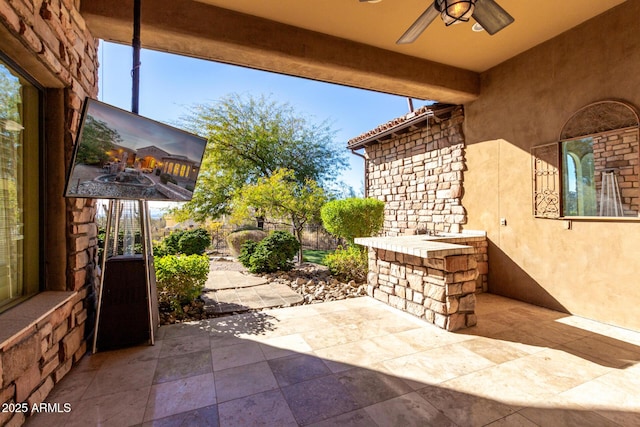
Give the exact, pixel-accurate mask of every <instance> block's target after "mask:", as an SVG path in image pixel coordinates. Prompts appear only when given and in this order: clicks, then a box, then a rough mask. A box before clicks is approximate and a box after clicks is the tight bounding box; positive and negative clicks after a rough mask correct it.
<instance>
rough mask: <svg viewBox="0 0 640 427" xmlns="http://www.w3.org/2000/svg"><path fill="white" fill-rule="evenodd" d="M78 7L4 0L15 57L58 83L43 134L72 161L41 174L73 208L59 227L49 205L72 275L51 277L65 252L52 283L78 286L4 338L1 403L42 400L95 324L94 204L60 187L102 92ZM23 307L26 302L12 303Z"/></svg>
mask: <svg viewBox="0 0 640 427" xmlns="http://www.w3.org/2000/svg"><path fill="white" fill-rule="evenodd" d="M78 7H79V1H77V0H44V1H43V0H0V25H2V26H4V28H5V29H6V31H5V34H6V33H7V32H8V33H9V34H11V36H12V37H13V38H14V39H15V40H5V42H7V43H9V44H10V45H11V46H13V48H12V50H13V52H10V53H13V54H14V55H16V56H18V57H16V58H13V59H14V60H15V61H16V62H17V63H18V64H20V65H21V66H22V67H23V68H25V70H26V72H27V73H31V74H32V75H33V76H34V77H35V78H36V80H38V81H41V82H42V84H43V86H45V88H46V89H47V88H51V90H49V89H47V100H48V102H47V103H46V104H45V118H44V120H45V123H48V125H47V128H45V135H46V136H45V138H43V139H44V140H45V144H47V145H48V147H47V146H45V150H47V151H48V152H47V162H50V160H49V158H50V153H49V151H50V152H51V153H52V154H54V155H55V154H56V153H59V152H63V153H64V163H65V165H64V166H63V165H61V164H58V165H57V167H56V168H49V169H48V170H47V172H46V176H45V177H43V178H41V179H45V180H46V182H47V187H48V188H49V189H51V188H53V189H55V193H56V194H51V195H50V196H51V197H50V198H51V199H54V198H59V199H58V202H53V204H55V203H58V204H59V206H60V209H59V210H60V211H62V210H63V209H65V210H66V212H65V213H64V214H65V215H66V219H64V220H62V222H64V225H63V224H60V221H59V222H58V223H57V225H56V226H54V225H53V224H51V223H49V221H52V220H51V218H52V217H54V216H56V215H57V216H58V218H62V217H61V215H62V212H50V211H47V212H46V217H47V218H49V219H47V220H46V223H45V227H54V228H55V227H58V228H60V229H61V228H62V227H64V228H65V230H64V231H63V230H59V235H60V236H65V237H64V239H66V242H64V243H61V242H59V243H58V244H59V245H61V247H62V248H63V249H66V250H63V251H64V252H65V253H66V255H65V256H66V268H65V269H64V271H62V270H61V274H60V276H64V277H65V278H62V277H57V278H56V279H55V280H54V279H52V278H51V277H49V274H48V273H49V271H50V269H55V268H57V267H56V266H55V265H52V264H56V262H52V261H51V260H48V259H47V257H48V256H57V257H59V258H58V259H60V260H62V259H64V258H63V257H62V256H61V255H60V254H45V265H46V267H45V269H46V273H47V283H46V289H47V290H56V291H61V290H66V291H72V292H75V294H72V297H71V299H70V300H68V301H67V302H66V303H64V304H62V305H61V306H59V307H58V308H56V309H55V310H54V311H52V312H50V313H49V314H48V315H46V316H45V317H43V318H41V320H40V321H38V322H37V323H35V322H34V324H32V325H31V326H29V327H28V328H27V329H25V330H23V331H21V332H20V333H18V334H16V335H15V336H13V337H12V338H10V339H9V340H6V341H5V342H4V343H0V344H2V348H0V404H2V403H5V402H18V403H21V402H30V403H31V402H43V401H44V400H45V398H46V396H47V395H48V393H49V392H50V391H51V389H52V387H53V385H54V384H55V383H57V382H58V381H60V379H61V378H62V377H64V375H65V374H66V373H67V372H68V371H69V369H70V368H71V366H72V364H73V363H75V362H77V361H78V359H80V357H82V355H83V354H84V353H85V351H86V341H85V339H86V335H87V332H88V331H86V329H90V328H85V325H86V323H87V322H86V319H87V318H88V314H87V313H88V310H89V313H90V312H91V310H92V305H93V303H92V299H91V296H92V289H93V285H94V284H95V283H96V276H97V274H98V271H97V268H96V253H97V227H96V224H95V222H94V219H95V204H94V202H93V201H91V200H84V199H67V200H66V201H64V200H61V199H60V198H61V193H62V192H61V191H60V194H58V191H57V190H58V189H60V188H61V187H62V186H63V185H64V183H63V182H60V181H61V180H64V176H65V171H64V170H58V169H64V168H65V167H66V165H68V164H69V162H70V160H71V153H72V146H73V142H74V139H75V135H76V131H77V128H78V124H79V118H80V113H81V108H82V102H83V100H84V98H85V97H86V96H91V97H95V96H96V95H97V68H98V62H97V41H96V40H95V39H94V38H93V36H92V35H91V33H90V32H89V30H88V28H87V27H86V25H85V22H84V19H83V18H82V16H81V15H80V12H79V10H78ZM14 41H17V43H14ZM11 43H13V44H11ZM0 45H1V44H0ZM16 52H18V53H16ZM36 74H37V75H36ZM49 96H52V99H49ZM56 96H58V99H59V100H60V102H59V104H58V105H57V106H56V107H55V108H54V107H51V105H53V104H55V102H49V101H53V98H55V97H56ZM58 106H59V107H61V108H58ZM62 106H63V108H62ZM62 110H63V111H62ZM60 122H63V125H62V124H61V123H60ZM49 125H50V126H49ZM56 127H57V128H58V129H59V132H58V133H57V134H55V135H53V134H51V132H53V131H52V130H51V129H53V128H56ZM60 156H61V157H60V162H59V163H62V162H63V160H62V153H61V154H60ZM47 165H48V166H49V163H47ZM52 169H56V170H52ZM49 203H50V202H47V204H46V206H45V204H44V203H43V206H42V209H43V210H44V209H45V207H50V206H51V205H50V204H49ZM65 204H66V208H65V207H63V206H65ZM60 240H63V239H62V238H61V239H60ZM47 243H48V244H51V242H47ZM61 262H64V261H61ZM57 264H59V262H58V263H57ZM54 281H55V283H53V282H54ZM65 282H66V283H65ZM35 298H38V297H37V296H36V297H35ZM19 310H20V306H17V307H14V308H13V309H11V311H19ZM89 318H91V316H90V315H89ZM35 320H36V319H34V321H35ZM24 420H25V414H22V413H15V414H12V413H0V425H5V424H6V425H8V426H14V425H21V424H22V423H23V422H24Z"/></svg>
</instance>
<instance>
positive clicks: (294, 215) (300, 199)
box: [232, 169, 327, 260]
mask: <svg viewBox="0 0 640 427" xmlns="http://www.w3.org/2000/svg"><path fill="white" fill-rule="evenodd" d="M326 200H327V197H326V195H325V192H324V190H323V189H322V188H321V187H319V186H318V184H317V183H316V182H315V181H313V180H311V179H307V180H306V181H305V182H304V183H299V182H297V181H296V180H295V175H294V171H293V170H291V169H279V170H277V171H275V172H274V173H273V175H271V176H270V177H268V178H260V179H259V180H258V182H257V183H256V184H249V185H246V186H244V187H243V188H242V190H240V191H239V192H238V193H237V194H236V197H235V198H234V199H233V216H232V219H233V220H234V221H235V222H241V221H242V220H244V219H246V218H250V217H252V216H254V215H256V214H257V215H265V216H269V217H270V218H276V219H282V220H284V221H287V222H288V223H289V224H291V226H292V227H293V229H294V231H295V234H296V238H297V239H298V242H299V243H300V245H302V231H303V230H304V227H305V225H306V224H307V223H309V222H312V221H315V220H318V219H319V215H320V209H321V208H322V205H323V204H324V203H325V202H326ZM301 248H302V246H300V257H299V260H302V249H301Z"/></svg>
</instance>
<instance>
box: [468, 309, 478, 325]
mask: <svg viewBox="0 0 640 427" xmlns="http://www.w3.org/2000/svg"><path fill="white" fill-rule="evenodd" d="M466 316H467V317H466V322H467V328H470V327H472V326H476V325H477V324H478V316H476V315H475V314H473V313H467V315H466Z"/></svg>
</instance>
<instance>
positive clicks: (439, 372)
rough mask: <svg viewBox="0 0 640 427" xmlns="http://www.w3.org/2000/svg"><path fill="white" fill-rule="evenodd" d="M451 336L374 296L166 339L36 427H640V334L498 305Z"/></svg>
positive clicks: (113, 356) (83, 367)
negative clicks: (637, 426) (67, 410)
mask: <svg viewBox="0 0 640 427" xmlns="http://www.w3.org/2000/svg"><path fill="white" fill-rule="evenodd" d="M477 306H478V318H479V320H478V326H477V327H475V328H472V329H469V330H467V331H466V332H463V333H449V332H445V331H442V330H440V329H437V328H436V327H434V326H432V325H429V324H426V323H424V322H421V321H419V320H417V319H415V318H413V317H411V316H409V315H406V314H404V313H401V312H399V311H396V310H394V309H392V308H389V307H387V306H385V305H384V304H381V303H379V302H377V301H375V300H373V299H370V298H367V297H363V298H358V299H352V300H345V301H339V302H332V303H325V304H318V305H311V306H299V307H292V308H286V309H274V310H268V311H264V312H259V313H246V314H243V315H238V316H232V317H225V318H220V319H215V320H210V321H203V322H201V323H198V324H191V325H177V326H176V325H174V326H165V327H162V328H161V329H160V332H159V339H158V341H157V343H156V345H155V346H143V347H136V348H132V349H126V350H119V351H111V352H105V353H99V354H96V355H92V356H86V357H84V358H83V360H82V361H81V363H80V364H79V366H77V367H76V368H75V369H74V370H72V371H71V373H70V374H69V375H68V376H67V377H66V378H64V379H63V380H62V381H61V382H60V384H58V385H57V386H56V388H55V389H54V390H53V392H52V394H51V395H50V396H49V398H47V401H48V402H60V403H67V402H68V403H71V407H72V411H71V412H70V413H69V414H44V413H42V414H38V415H35V416H33V417H31V418H30V419H29V421H28V423H27V425H28V426H82V427H85V426H92V425H103V426H118V427H121V426H129V425H142V426H222V427H227V426H257V425H264V426H278V427H280V426H297V425H305V426H306V425H313V426H366V427H371V426H376V425H378V426H399V427H406V426H431V425H433V426H453V425H458V426H476V425H477V426H482V425H492V426H535V425H540V426H569V425H575V426H599V427H600V426H616V425H623V426H632V425H640V363H639V362H640V333H636V332H631V331H628V330H624V329H620V328H614V327H611V326H607V325H604V324H601V323H597V322H593V321H589V320H585V319H582V318H579V317H575V316H568V315H565V314H562V313H557V312H554V311H549V310H545V309H542V308H538V307H535V306H531V305H527V304H524V303H520V302H517V301H513V300H509V299H505V298H501V297H497V296H494V295H488V294H484V295H480V296H479V298H478V304H477Z"/></svg>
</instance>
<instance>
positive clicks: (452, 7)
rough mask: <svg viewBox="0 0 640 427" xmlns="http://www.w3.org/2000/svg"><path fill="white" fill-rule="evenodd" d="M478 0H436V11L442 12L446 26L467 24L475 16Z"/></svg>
mask: <svg viewBox="0 0 640 427" xmlns="http://www.w3.org/2000/svg"><path fill="white" fill-rule="evenodd" d="M475 3H476V0H436V2H435V6H436V9H437V10H438V11H439V12H440V14H441V17H442V20H443V21H444V23H445V25H446V26H447V27H448V26H449V25H453V24H459V23H460V22H467V21H469V19H470V18H471V15H473V11H474V9H475Z"/></svg>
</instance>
